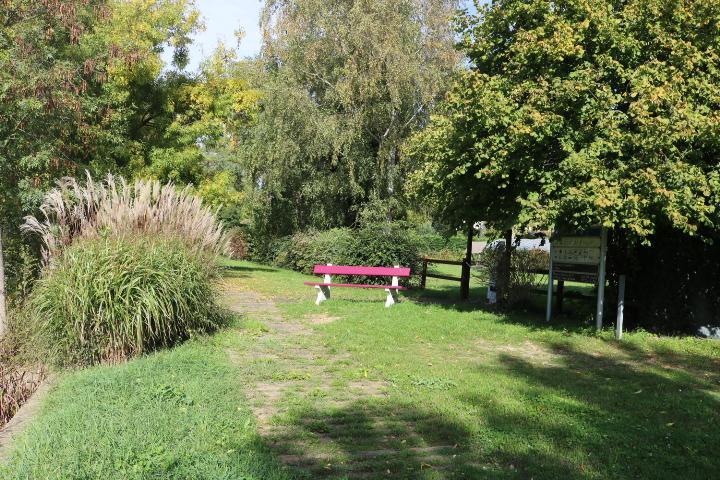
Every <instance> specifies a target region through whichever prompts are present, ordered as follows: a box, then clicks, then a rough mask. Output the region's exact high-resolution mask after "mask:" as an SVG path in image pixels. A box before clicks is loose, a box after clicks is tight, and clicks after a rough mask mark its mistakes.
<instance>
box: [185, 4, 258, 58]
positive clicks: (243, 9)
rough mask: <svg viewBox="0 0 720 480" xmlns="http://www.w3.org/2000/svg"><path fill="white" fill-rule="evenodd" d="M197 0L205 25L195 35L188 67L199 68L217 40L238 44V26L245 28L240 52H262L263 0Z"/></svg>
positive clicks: (249, 54)
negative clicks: (261, 15) (261, 21)
mask: <svg viewBox="0 0 720 480" xmlns="http://www.w3.org/2000/svg"><path fill="white" fill-rule="evenodd" d="M195 3H196V4H197V7H198V9H199V10H200V12H201V13H202V16H203V18H204V21H205V27H206V28H205V31H204V32H200V33H199V34H197V35H196V37H195V41H194V42H193V45H192V47H191V49H190V65H189V66H188V70H197V68H198V66H199V65H200V62H201V61H202V59H203V58H205V57H207V56H208V55H210V54H211V53H212V52H213V50H215V47H216V46H217V44H218V41H223V42H225V43H226V44H227V45H228V46H232V47H237V46H238V45H237V41H236V39H235V32H236V31H237V30H238V29H242V30H243V31H244V32H245V37H244V38H243V40H242V42H241V43H240V45H239V47H238V52H239V53H240V55H241V56H243V57H251V56H254V55H256V54H258V53H259V52H260V45H261V43H262V38H261V35H260V9H261V8H262V1H261V0H196V2H195Z"/></svg>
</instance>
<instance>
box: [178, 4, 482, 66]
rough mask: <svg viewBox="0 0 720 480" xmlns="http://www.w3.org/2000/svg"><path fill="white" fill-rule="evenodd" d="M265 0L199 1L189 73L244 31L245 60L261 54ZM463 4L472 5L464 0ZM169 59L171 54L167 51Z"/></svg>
mask: <svg viewBox="0 0 720 480" xmlns="http://www.w3.org/2000/svg"><path fill="white" fill-rule="evenodd" d="M262 3H263V2H262V0H196V5H197V7H198V8H199V9H200V12H201V13H202V16H203V18H204V21H205V27H206V28H205V31H204V32H200V33H199V34H197V35H196V37H195V41H194V42H193V45H192V47H191V49H190V64H189V65H188V70H190V71H194V70H197V69H198V66H199V65H200V62H201V61H202V60H203V58H205V57H207V56H208V55H210V54H211V53H212V52H213V50H215V47H216V46H217V44H218V41H223V42H225V43H226V44H227V45H228V46H233V47H238V45H237V42H236V39H235V32H236V31H237V30H238V29H242V30H243V31H244V32H245V37H244V38H243V40H242V42H241V43H240V45H239V47H238V52H239V53H240V56H242V57H252V56H254V55H256V54H258V53H259V52H260V46H261V44H262V37H261V34H260V10H261V8H262ZM463 3H470V2H469V1H468V0H464V1H463ZM167 53H168V54H169V55H170V56H171V55H172V53H171V52H167Z"/></svg>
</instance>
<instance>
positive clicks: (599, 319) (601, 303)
mask: <svg viewBox="0 0 720 480" xmlns="http://www.w3.org/2000/svg"><path fill="white" fill-rule="evenodd" d="M600 241H601V243H600V273H599V278H598V294H597V312H595V328H597V329H598V330H602V327H603V308H604V307H605V257H606V256H607V229H606V228H603V229H602V233H601V235H600Z"/></svg>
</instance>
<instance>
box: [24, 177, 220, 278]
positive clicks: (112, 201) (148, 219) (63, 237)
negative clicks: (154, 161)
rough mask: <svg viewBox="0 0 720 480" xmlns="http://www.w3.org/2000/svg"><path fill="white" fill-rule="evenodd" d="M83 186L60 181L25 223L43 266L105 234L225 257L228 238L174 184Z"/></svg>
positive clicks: (117, 181) (112, 180) (111, 180)
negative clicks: (177, 242)
mask: <svg viewBox="0 0 720 480" xmlns="http://www.w3.org/2000/svg"><path fill="white" fill-rule="evenodd" d="M86 176H87V178H86V180H85V182H84V183H82V182H79V181H78V180H77V179H75V178H63V179H61V180H59V181H58V183H57V187H56V188H54V189H52V190H50V192H48V193H47V194H46V195H45V199H44V201H43V204H42V206H41V207H40V211H41V212H42V220H39V219H37V218H36V217H34V216H28V217H26V218H25V223H24V224H23V226H22V230H23V231H24V232H25V233H29V234H35V235H38V236H39V237H40V239H41V240H42V242H43V256H44V260H45V263H46V264H47V263H49V262H50V261H51V260H52V258H53V257H54V256H57V255H59V254H60V252H61V251H62V250H63V249H64V248H66V247H67V246H69V245H71V244H72V243H73V242H74V241H75V240H76V239H81V238H88V237H90V238H93V237H95V238H96V237H99V236H103V235H114V236H118V235H125V234H148V235H165V236H173V237H177V238H179V239H181V240H182V241H183V242H184V243H186V245H187V246H188V247H189V248H190V249H192V250H194V251H197V252H207V253H211V254H215V255H217V254H225V253H228V243H229V238H228V235H227V233H226V232H225V230H224V229H223V226H222V224H221V223H220V222H219V221H218V219H217V216H216V215H215V212H213V211H212V210H211V209H209V208H207V207H205V206H204V205H203V204H202V201H201V200H200V198H198V197H196V196H194V195H192V193H191V191H190V188H189V187H186V188H184V189H178V188H177V187H176V186H175V185H173V184H172V183H168V184H165V185H163V184H161V183H160V182H158V181H156V180H136V181H134V182H133V183H130V184H129V183H127V181H126V180H125V179H124V178H123V177H115V176H113V175H108V176H107V177H106V178H105V180H104V181H101V182H98V181H95V180H93V178H92V177H91V176H90V174H89V173H87V175H86Z"/></svg>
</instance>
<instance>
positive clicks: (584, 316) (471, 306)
mask: <svg viewBox="0 0 720 480" xmlns="http://www.w3.org/2000/svg"><path fill="white" fill-rule="evenodd" d="M486 294H487V288H486V287H477V286H476V287H472V288H471V289H470V299H469V300H467V301H463V300H460V290H459V287H453V286H452V285H442V286H435V287H432V288H430V287H428V288H426V289H424V290H423V289H419V288H417V289H413V290H410V291H408V292H406V296H407V298H408V299H409V300H410V301H412V302H415V303H417V304H419V305H433V306H438V307H440V308H444V309H447V310H451V311H454V312H465V313H468V312H485V313H490V314H493V315H497V316H499V317H501V319H502V321H504V322H508V323H514V324H517V325H522V326H525V327H527V328H529V329H530V330H533V331H541V330H553V331H565V332H576V333H579V332H586V331H588V328H589V327H592V325H594V323H593V322H594V320H593V314H594V304H592V303H591V302H590V303H589V302H588V301H585V300H577V299H566V300H565V305H564V310H563V313H555V314H554V315H553V320H552V321H551V322H549V323H548V322H546V321H545V308H546V303H545V297H544V296H542V295H533V296H532V297H530V298H529V301H527V302H526V303H524V304H523V305H521V306H517V307H513V308H512V309H510V308H503V307H500V306H498V305H489V304H488V303H487V301H486Z"/></svg>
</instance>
